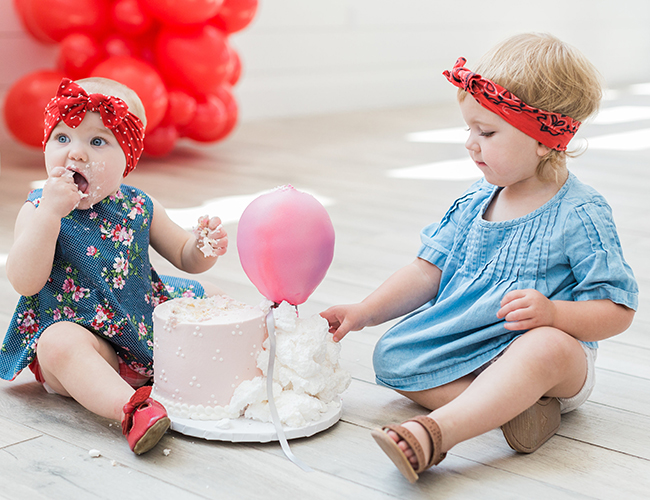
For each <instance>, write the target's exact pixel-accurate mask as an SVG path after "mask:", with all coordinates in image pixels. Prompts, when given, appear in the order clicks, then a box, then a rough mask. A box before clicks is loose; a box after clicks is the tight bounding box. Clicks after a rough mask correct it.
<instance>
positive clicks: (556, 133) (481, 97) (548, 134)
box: [442, 57, 580, 151]
mask: <svg viewBox="0 0 650 500" xmlns="http://www.w3.org/2000/svg"><path fill="white" fill-rule="evenodd" d="M466 62H467V60H466V59H465V58H464V57H459V58H458V60H457V61H456V64H455V65H454V68H453V69H452V70H451V71H449V70H447V71H444V72H443V73H442V74H443V75H445V77H447V80H449V81H450V82H451V83H452V84H454V85H455V86H456V87H459V88H461V89H463V90H465V91H467V92H468V93H470V94H471V95H472V96H473V97H474V99H476V102H478V103H479V104H480V105H481V106H483V107H484V108H485V109H487V110H488V111H492V112H493V113H495V114H497V115H499V116H500V117H501V118H503V119H504V120H505V121H507V122H508V123H509V124H510V125H512V126H513V127H515V128H517V129H519V130H521V131H522V132H523V133H524V134H526V135H528V136H530V137H532V138H533V139H535V140H536V141H538V142H541V143H542V144H544V146H547V147H549V148H551V149H555V150H557V151H566V148H567V145H568V144H569V141H570V140H571V139H572V138H573V136H574V135H575V134H576V132H577V131H578V127H580V122H579V121H577V120H574V119H573V118H571V117H569V116H566V115H563V114H561V113H553V112H550V111H544V110H542V109H538V108H533V107H532V106H529V105H528V104H526V103H525V102H524V101H522V100H521V99H519V98H518V97H517V96H516V95H514V94H512V93H511V92H510V91H509V90H507V89H505V88H503V87H502V86H501V85H499V84H498V83H494V82H493V81H491V80H488V79H487V78H483V77H482V76H481V75H478V74H476V73H472V72H471V71H470V70H468V69H467V68H465V67H464V64H465V63H466Z"/></svg>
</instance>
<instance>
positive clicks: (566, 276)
mask: <svg viewBox="0 0 650 500" xmlns="http://www.w3.org/2000/svg"><path fill="white" fill-rule="evenodd" d="M499 189H500V188H498V187H496V186H493V185H491V184H489V183H487V182H486V181H485V180H484V179H483V180H481V181H479V182H477V183H476V184H474V185H473V186H472V187H471V188H470V189H469V190H468V191H467V192H466V193H465V194H464V195H463V196H462V197H461V198H459V199H458V200H456V202H455V203H454V205H453V206H452V207H451V208H450V209H449V211H448V212H447V214H446V215H445V216H444V218H443V219H442V221H441V222H440V223H436V224H432V225H430V226H428V227H426V228H424V229H423V230H422V233H421V241H422V246H421V248H420V251H419V253H418V256H419V257H420V258H422V259H424V260H426V261H428V262H430V263H432V264H434V265H435V266H437V267H438V268H440V269H441V270H442V276H441V281H440V287H439V291H438V295H437V297H436V298H435V299H434V300H433V301H432V302H430V303H428V304H425V305H424V306H422V307H421V308H419V309H418V310H416V311H415V312H413V313H411V314H410V315H408V316H407V317H405V318H404V319H403V320H402V321H401V322H399V323H398V324H396V325H395V326H394V327H393V328H391V329H390V330H388V331H387V332H386V333H385V335H384V336H383V337H382V338H381V339H380V340H379V342H378V343H377V346H376V347H375V352H374V356H373V364H374V368H375V374H376V379H377V382H378V383H379V384H382V385H385V386H387V387H391V388H393V389H399V390H404V391H420V390H425V389H430V388H433V387H438V386H440V385H443V384H446V383H448V382H451V381H453V380H457V379H459V378H460V377H463V376H465V375H467V374H469V373H471V372H473V371H474V370H476V369H477V368H479V367H481V366H482V365H483V364H485V363H486V362H488V361H489V360H491V359H493V358H494V357H495V356H497V355H498V354H499V353H500V352H502V351H503V350H504V349H505V348H506V347H507V346H508V345H509V344H510V343H511V342H512V341H513V340H514V339H515V338H517V337H518V336H520V335H522V334H523V333H525V332H524V331H509V330H506V329H505V328H504V324H505V321H504V320H500V319H498V318H497V316H496V314H497V311H498V310H499V309H500V301H501V299H502V298H503V296H504V295H505V294H506V293H508V292H509V291H511V290H517V289H528V288H534V289H536V290H538V291H539V292H541V293H542V294H544V295H545V296H546V297H548V298H550V299H553V300H572V301H579V300H595V299H610V300H612V301H613V302H615V303H617V304H623V305H625V306H627V307H629V308H631V309H635V310H636V308H637V303H638V287H637V284H636V281H635V279H634V275H633V273H632V270H631V269H630V267H629V266H628V265H627V263H626V262H625V259H624V258H623V252H622V250H621V245H620V242H619V239H618V235H617V233H616V227H615V225H614V221H613V218H612V213H611V208H610V207H609V205H608V204H607V202H606V201H605V199H604V198H603V197H602V196H601V195H600V194H598V193H597V192H596V191H595V190H594V189H592V188H590V187H589V186H586V185H585V184H583V183H582V182H580V181H579V180H578V179H577V178H576V177H575V176H574V175H573V174H570V175H569V178H568V180H567V181H566V182H565V184H564V186H563V187H562V188H561V189H560V191H559V192H558V193H557V194H556V195H555V196H554V197H553V198H552V199H551V200H549V201H548V202H547V203H546V204H545V205H543V206H542V207H540V208H538V209H537V210H535V211H534V212H531V213H530V214H528V215H526V216H524V217H521V218H518V219H514V220H508V221H501V222H490V221H486V220H484V219H483V214H484V212H485V210H486V208H487V206H488V204H489V203H490V201H491V200H492V198H493V196H494V195H495V193H496V192H497V191H498V190H499ZM586 344H587V345H589V346H590V347H597V343H595V342H590V343H586Z"/></svg>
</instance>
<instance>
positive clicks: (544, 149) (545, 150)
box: [537, 142, 553, 158]
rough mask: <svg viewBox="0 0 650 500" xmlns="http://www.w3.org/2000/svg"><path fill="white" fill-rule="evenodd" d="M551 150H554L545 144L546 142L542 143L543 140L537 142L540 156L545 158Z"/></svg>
mask: <svg viewBox="0 0 650 500" xmlns="http://www.w3.org/2000/svg"><path fill="white" fill-rule="evenodd" d="M551 151H553V150H552V149H551V148H549V147H548V146H544V144H542V143H541V142H538V143H537V156H539V157H540V158H544V157H545V156H546V155H547V154H549V153H550V152H551Z"/></svg>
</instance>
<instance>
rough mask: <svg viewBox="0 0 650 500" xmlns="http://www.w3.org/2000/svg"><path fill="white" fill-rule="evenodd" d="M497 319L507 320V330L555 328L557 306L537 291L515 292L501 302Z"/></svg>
mask: <svg viewBox="0 0 650 500" xmlns="http://www.w3.org/2000/svg"><path fill="white" fill-rule="evenodd" d="M497 318H499V319H502V318H505V320H506V321H507V323H506V324H505V328H506V329H507V330H530V329H531V328H537V327H539V326H553V323H554V321H555V305H554V304H553V301H551V300H549V299H548V298H546V297H545V296H544V295H542V294H541V293H540V292H538V291H537V290H532V289H528V290H514V291H512V292H509V293H507V294H506V295H505V296H504V297H503V299H502V300H501V309H499V311H498V312H497Z"/></svg>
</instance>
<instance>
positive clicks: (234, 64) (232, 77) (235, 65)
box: [226, 45, 241, 85]
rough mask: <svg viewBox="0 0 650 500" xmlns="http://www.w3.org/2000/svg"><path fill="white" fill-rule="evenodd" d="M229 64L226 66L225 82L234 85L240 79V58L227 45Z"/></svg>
mask: <svg viewBox="0 0 650 500" xmlns="http://www.w3.org/2000/svg"><path fill="white" fill-rule="evenodd" d="M229 54H230V63H229V64H228V76H227V77H226V82H227V83H229V84H230V85H235V84H236V83H237V82H238V81H239V77H241V58H240V57H239V54H238V53H237V51H236V50H235V49H233V48H232V46H230V45H229Z"/></svg>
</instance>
